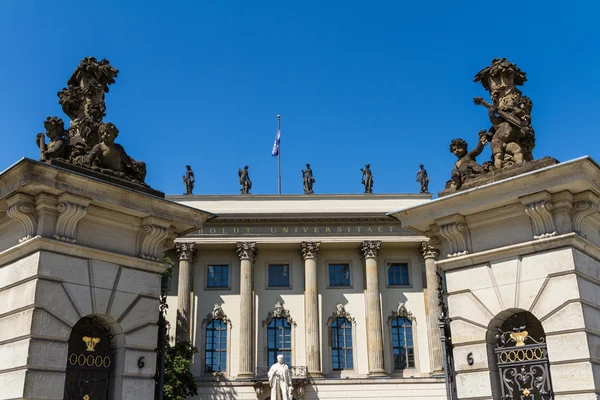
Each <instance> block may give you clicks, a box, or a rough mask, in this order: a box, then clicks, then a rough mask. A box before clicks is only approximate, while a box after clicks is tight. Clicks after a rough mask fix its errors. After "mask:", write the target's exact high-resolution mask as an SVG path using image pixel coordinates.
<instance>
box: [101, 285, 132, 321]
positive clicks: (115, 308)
mask: <svg viewBox="0 0 600 400" xmlns="http://www.w3.org/2000/svg"><path fill="white" fill-rule="evenodd" d="M137 298H138V295H137V294H134V293H125V292H118V291H116V292H115V293H114V298H113V301H112V305H111V307H110V311H108V312H109V314H110V316H111V317H113V318H114V319H116V320H119V318H121V315H123V313H124V312H125V311H126V310H127V309H128V308H129V307H131V304H132V303H133V301H134V300H135V299H137Z"/></svg>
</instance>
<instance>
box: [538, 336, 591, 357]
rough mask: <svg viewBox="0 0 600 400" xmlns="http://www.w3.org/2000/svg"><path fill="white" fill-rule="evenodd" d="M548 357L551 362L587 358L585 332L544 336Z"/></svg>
mask: <svg viewBox="0 0 600 400" xmlns="http://www.w3.org/2000/svg"><path fill="white" fill-rule="evenodd" d="M546 343H547V344H548V358H549V359H550V361H551V362H552V363H555V362H560V361H568V360H577V359H584V358H589V357H590V353H589V347H588V340H587V334H586V333H585V332H573V333H565V334H562V335H550V336H546Z"/></svg>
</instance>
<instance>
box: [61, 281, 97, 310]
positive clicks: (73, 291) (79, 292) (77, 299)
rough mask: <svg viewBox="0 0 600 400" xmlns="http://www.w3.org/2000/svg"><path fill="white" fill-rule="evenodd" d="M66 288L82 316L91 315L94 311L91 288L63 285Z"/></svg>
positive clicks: (72, 284)
mask: <svg viewBox="0 0 600 400" xmlns="http://www.w3.org/2000/svg"><path fill="white" fill-rule="evenodd" d="M63 285H64V288H65V289H66V290H67V291H68V292H69V295H70V297H72V298H73V302H74V304H75V305H76V306H77V310H78V311H79V313H80V314H81V315H82V316H85V315H90V314H92V313H93V312H94V311H93V309H92V292H91V289H90V287H89V286H84V285H76V284H74V283H63Z"/></svg>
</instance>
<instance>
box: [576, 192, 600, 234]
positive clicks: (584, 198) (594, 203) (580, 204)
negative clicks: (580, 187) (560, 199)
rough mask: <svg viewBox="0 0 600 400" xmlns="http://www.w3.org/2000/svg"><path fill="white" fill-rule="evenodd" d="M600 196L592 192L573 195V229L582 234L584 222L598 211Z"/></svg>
mask: <svg viewBox="0 0 600 400" xmlns="http://www.w3.org/2000/svg"><path fill="white" fill-rule="evenodd" d="M599 203H600V198H599V197H598V196H597V195H596V194H594V193H592V192H590V191H587V192H582V193H577V194H576V195H575V196H573V230H574V231H575V232H577V233H579V234H581V230H582V228H583V222H584V221H585V220H586V219H587V218H588V217H591V216H593V215H595V214H596V213H597V212H598V204H599Z"/></svg>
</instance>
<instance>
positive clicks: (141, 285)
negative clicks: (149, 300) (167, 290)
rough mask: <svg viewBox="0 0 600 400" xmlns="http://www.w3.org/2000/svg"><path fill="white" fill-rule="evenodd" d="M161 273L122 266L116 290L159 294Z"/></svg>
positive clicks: (152, 294)
mask: <svg viewBox="0 0 600 400" xmlns="http://www.w3.org/2000/svg"><path fill="white" fill-rule="evenodd" d="M160 281H161V275H160V274H155V273H151V272H146V271H139V270H135V269H131V268H123V269H122V271H121V276H120V277H119V283H118V286H117V290H118V291H120V292H127V293H136V294H142V293H143V294H148V295H151V296H157V297H158V296H159V295H160Z"/></svg>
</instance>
